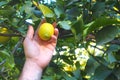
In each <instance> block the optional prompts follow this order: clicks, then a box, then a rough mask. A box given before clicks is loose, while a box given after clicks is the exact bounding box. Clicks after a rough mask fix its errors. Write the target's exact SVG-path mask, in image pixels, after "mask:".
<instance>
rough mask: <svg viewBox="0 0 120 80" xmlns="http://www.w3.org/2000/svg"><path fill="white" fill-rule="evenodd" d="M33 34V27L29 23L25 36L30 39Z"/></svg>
mask: <svg viewBox="0 0 120 80" xmlns="http://www.w3.org/2000/svg"><path fill="white" fill-rule="evenodd" d="M33 35H34V29H33V27H32V26H31V25H30V26H29V28H28V31H27V36H26V37H28V38H30V39H32V38H33Z"/></svg>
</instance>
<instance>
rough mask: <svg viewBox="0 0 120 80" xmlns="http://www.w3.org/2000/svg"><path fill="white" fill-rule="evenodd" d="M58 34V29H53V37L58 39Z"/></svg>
mask: <svg viewBox="0 0 120 80" xmlns="http://www.w3.org/2000/svg"><path fill="white" fill-rule="evenodd" d="M58 34H59V31H58V29H57V28H55V32H54V35H55V36H56V37H58Z"/></svg>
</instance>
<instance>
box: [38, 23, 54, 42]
mask: <svg viewBox="0 0 120 80" xmlns="http://www.w3.org/2000/svg"><path fill="white" fill-rule="evenodd" d="M53 34H54V27H53V25H52V24H50V23H43V24H41V26H40V27H39V29H38V35H39V37H40V38H41V39H42V40H45V41H47V40H49V39H50V38H51V36H52V35H53Z"/></svg>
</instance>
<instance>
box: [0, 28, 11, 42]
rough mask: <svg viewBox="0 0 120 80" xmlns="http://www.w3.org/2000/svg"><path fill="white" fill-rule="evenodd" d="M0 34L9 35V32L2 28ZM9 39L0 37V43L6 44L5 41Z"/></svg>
mask: <svg viewBox="0 0 120 80" xmlns="http://www.w3.org/2000/svg"><path fill="white" fill-rule="evenodd" d="M0 33H2V34H9V33H10V32H9V30H8V29H7V28H4V27H0ZM9 39H10V37H8V36H0V43H6V42H7V41H9Z"/></svg>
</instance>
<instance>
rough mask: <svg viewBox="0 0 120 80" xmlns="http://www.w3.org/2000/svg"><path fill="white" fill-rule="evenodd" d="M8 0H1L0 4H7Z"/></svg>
mask: <svg viewBox="0 0 120 80" xmlns="http://www.w3.org/2000/svg"><path fill="white" fill-rule="evenodd" d="M7 3H8V2H6V1H1V2H0V6H3V5H5V4H7Z"/></svg>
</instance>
